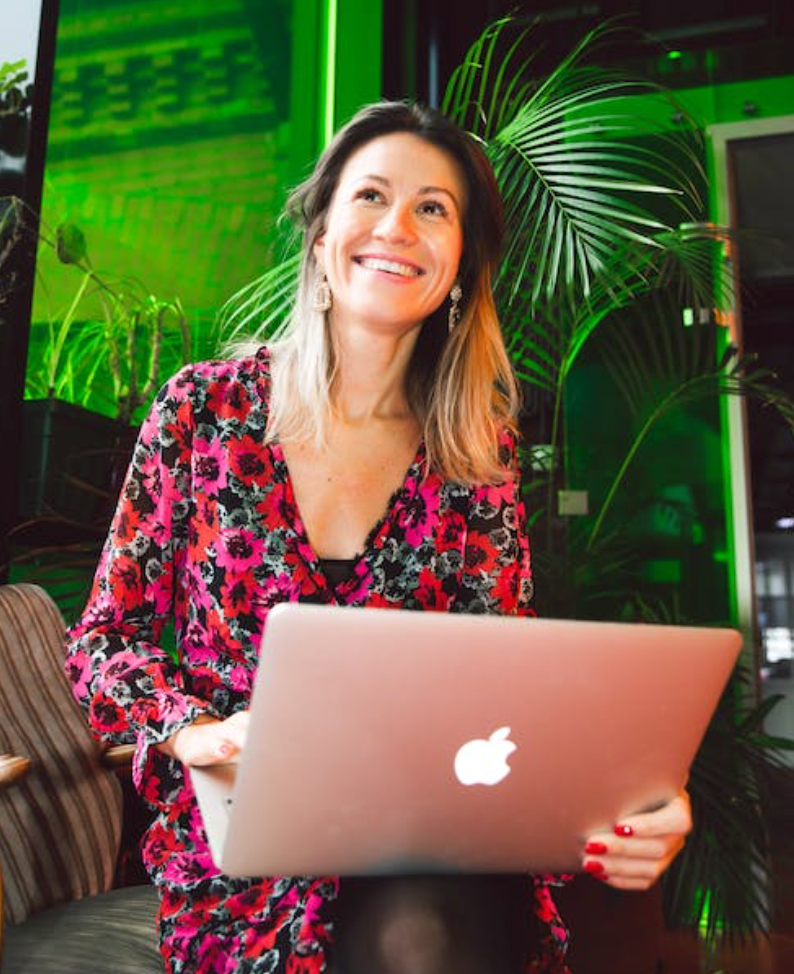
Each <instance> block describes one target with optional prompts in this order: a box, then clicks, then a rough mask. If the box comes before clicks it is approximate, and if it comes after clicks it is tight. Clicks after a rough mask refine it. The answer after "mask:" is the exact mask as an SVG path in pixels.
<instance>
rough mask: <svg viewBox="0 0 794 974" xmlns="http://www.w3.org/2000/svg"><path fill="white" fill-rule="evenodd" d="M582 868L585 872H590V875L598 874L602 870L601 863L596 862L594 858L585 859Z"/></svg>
mask: <svg viewBox="0 0 794 974" xmlns="http://www.w3.org/2000/svg"><path fill="white" fill-rule="evenodd" d="M582 868H583V869H584V871H585V872H586V873H590V875H591V876H599V875H601V873H603V871H604V866H603V863H600V862H598V860H596V859H585V863H584V866H583V867H582Z"/></svg>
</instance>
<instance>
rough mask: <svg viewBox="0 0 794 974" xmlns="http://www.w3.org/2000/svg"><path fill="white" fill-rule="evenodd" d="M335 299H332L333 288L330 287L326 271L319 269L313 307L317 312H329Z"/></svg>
mask: <svg viewBox="0 0 794 974" xmlns="http://www.w3.org/2000/svg"><path fill="white" fill-rule="evenodd" d="M332 303H333V299H332V297H331V288H330V287H329V286H328V278H327V277H326V276H325V271H324V270H323V269H322V268H321V267H319V268H318V269H317V276H316V277H315V279H314V301H313V302H312V307H313V308H314V310H315V311H320V312H324V311H329V310H330V308H331V304H332Z"/></svg>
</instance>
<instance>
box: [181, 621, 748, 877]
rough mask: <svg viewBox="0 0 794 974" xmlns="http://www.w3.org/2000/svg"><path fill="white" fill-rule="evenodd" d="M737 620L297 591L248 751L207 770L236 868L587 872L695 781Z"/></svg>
mask: <svg viewBox="0 0 794 974" xmlns="http://www.w3.org/2000/svg"><path fill="white" fill-rule="evenodd" d="M740 647H741V636H740V634H739V633H738V632H736V631H734V630H732V629H706V628H688V627H676V626H656V625H645V624H625V623H604V622H574V621H567V620H552V619H532V618H515V617H499V616H472V615H455V614H448V613H434V612H410V611H401V610H391V609H361V608H346V607H337V606H319V605H308V604H294V603H290V604H285V605H279V606H277V607H275V608H274V609H272V610H271V612H270V614H269V616H268V621H267V629H266V636H265V640H264V644H263V646H262V653H261V659H260V664H259V669H258V671H257V676H256V680H255V685H254V692H253V696H252V701H251V722H250V729H249V737H248V741H247V744H246V747H245V750H244V752H243V754H242V757H241V759H240V762H239V764H235V765H224V766H219V767H215V768H192V769H191V777H192V780H193V784H194V787H195V790H196V794H197V798H198V802H199V807H200V809H201V813H202V816H203V818H204V822H205V825H206V828H207V833H208V837H209V841H210V847H211V850H212V854H213V857H214V859H215V862H216V863H217V865H218V866H219V867H220V868H221V869H222V870H223V871H224V872H226V873H228V874H231V875H240V876H261V875H336V874H342V875H364V874H400V873H428V872H447V873H449V872H458V871H461V872H535V873H537V872H555V871H568V870H575V869H576V868H577V867H578V864H579V862H580V858H581V845H582V839H583V837H585V836H587V835H589V834H591V833H592V832H594V831H597V830H600V829H604V828H607V829H609V828H611V826H612V824H613V823H615V822H618V821H619V820H620V819H621V818H622V817H623V816H625V815H628V814H630V813H632V812H637V811H641V810H645V809H650V808H653V807H655V806H657V805H659V804H660V803H663V802H665V801H666V800H668V799H670V798H671V797H672V796H673V795H674V794H675V793H676V792H677V791H678V789H679V788H680V787H681V786H682V785H683V784H684V783H685V781H686V778H687V773H688V769H689V765H690V763H691V761H692V759H693V757H694V755H695V752H696V750H697V748H698V745H699V743H700V741H701V738H702V736H703V733H704V731H705V729H706V727H707V724H708V721H709V719H710V717H711V714H712V712H713V710H714V707H715V706H716V704H717V701H718V699H719V696H720V693H721V692H722V690H723V688H724V686H725V683H726V681H727V679H728V676H729V674H730V672H731V670H732V668H733V666H734V663H735V661H736V658H737V656H738V653H739V650H740Z"/></svg>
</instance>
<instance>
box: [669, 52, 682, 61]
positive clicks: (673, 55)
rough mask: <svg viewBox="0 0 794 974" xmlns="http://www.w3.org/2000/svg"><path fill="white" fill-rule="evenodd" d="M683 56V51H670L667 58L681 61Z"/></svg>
mask: <svg viewBox="0 0 794 974" xmlns="http://www.w3.org/2000/svg"><path fill="white" fill-rule="evenodd" d="M681 57H682V52H681V51H668V52H667V60H668V61H680V60H681Z"/></svg>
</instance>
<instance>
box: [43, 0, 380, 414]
mask: <svg viewBox="0 0 794 974" xmlns="http://www.w3.org/2000/svg"><path fill="white" fill-rule="evenodd" d="M329 45H330V48H329ZM380 51H381V16H380V4H379V3H366V4H365V3H364V2H363V0H191V2H190V3H184V2H178V0H61V4H60V17H59V24H58V40H57V53H56V64H55V75H54V93H53V102H52V112H51V124H50V131H49V146H48V154H47V166H46V173H45V192H44V203H43V225H44V227H45V228H46V232H47V233H48V234H49V237H50V239H54V235H55V230H56V227H57V226H58V225H59V224H62V223H63V222H64V221H66V222H68V223H70V224H74V225H76V226H77V227H78V228H79V229H80V231H81V232H82V233H83V234H84V236H85V240H86V244H87V250H88V256H89V259H90V261H91V265H92V267H93V268H94V270H95V271H96V272H97V275H98V277H99V278H101V280H102V281H103V282H107V283H108V284H109V285H110V286H111V287H112V288H117V289H118V288H121V289H125V288H128V289H130V288H129V287H128V284H129V282H130V280H134V281H135V282H136V284H135V286H134V287H132V288H131V289H132V290H135V289H136V288H137V292H139V293H140V294H148V293H150V294H152V295H154V296H156V297H157V298H161V299H163V300H172V299H174V298H179V299H180V301H181V302H182V304H183V306H184V308H185V311H186V316H187V319H188V321H189V323H190V326H191V335H192V346H193V347H192V350H191V353H190V354H191V356H204V355H207V354H211V353H212V352H213V351H214V349H215V347H216V346H217V333H216V329H215V326H214V321H215V316H216V313H217V311H218V309H219V308H220V306H221V305H222V304H223V302H224V301H225V300H226V299H227V298H228V297H229V296H230V295H231V294H232V293H234V292H235V291H236V290H238V289H239V288H241V287H242V286H244V285H245V284H247V283H248V282H249V281H251V280H252V279H254V278H255V277H256V276H258V274H260V273H261V272H262V270H263V269H264V268H265V267H266V266H267V265H268V263H269V262H270V261H272V260H273V259H274V258H277V257H278V256H279V254H280V249H279V248H280V240H281V237H280V236H279V233H278V232H277V229H276V220H277V217H278V215H279V213H280V211H281V208H282V205H283V202H284V199H285V196H286V193H287V191H288V189H289V188H290V187H291V186H292V185H293V184H295V183H296V182H298V181H299V180H300V179H301V178H303V176H304V175H305V174H306V173H307V172H308V171H309V169H310V166H311V163H312V161H313V160H314V158H315V157H316V155H317V153H318V151H319V150H320V149H321V148H322V146H323V144H324V142H325V139H326V137H327V130H328V129H332V128H333V127H335V125H336V124H337V123H338V122H339V121H340V120H342V119H344V118H346V117H347V116H348V115H349V114H351V113H352V111H353V110H355V108H357V107H358V106H359V105H360V104H362V103H364V102H367V101H370V100H373V99H376V98H378V97H379V95H380V84H381V57H380ZM81 280H82V275H81V273H80V271H79V270H78V268H76V267H75V266H67V265H64V264H63V263H61V262H60V261H59V260H58V258H57V256H56V253H55V251H54V249H53V248H52V247H47V246H44V247H43V248H42V250H41V253H40V260H39V268H38V277H37V286H36V294H35V302H34V313H33V322H34V325H33V338H32V343H31V349H30V354H29V366H28V376H29V387H30V389H29V392H30V393H31V394H39V395H40V394H41V393H42V376H41V374H37V372H38V373H40V370H41V365H42V363H43V361H44V354H45V348H46V347H47V346H49V347H50V348H51V347H52V345H53V341H54V340H55V338H56V337H57V327H58V325H59V323H61V322H62V321H63V319H64V315H65V314H66V312H67V309H68V308H69V306H70V304H71V302H72V300H73V298H74V296H75V294H76V293H77V290H78V288H79V286H80V283H81ZM100 292H101V288H100V289H99V291H98V289H97V288H96V286H95V285H94V284H93V283H92V284H91V285H90V286H89V287H88V288H87V289H86V293H85V294H84V295H83V296H82V298H81V301H80V303H79V306H78V308H77V311H76V315H75V319H76V320H75V322H74V324H73V325H72V326H71V328H70V335H69V342H71V343H74V345H76V346H79V344H80V342H81V337H80V336H81V328H83V327H85V329H87V331H86V332H85V334H86V335H87V334H88V333H89V332H91V329H92V326H91V324H90V322H92V321H94V322H95V321H98V320H101V318H102V304H101V297H102V295H101V293H100ZM137 292H136V293H137ZM83 322H85V323H86V324H85V325H84V326H83V324H82V323H83ZM93 330H94V332H95V331H96V328H95V327H94V329H93ZM172 337H175V336H172ZM86 340H87V339H83V344H84V345H85V341H86ZM171 345H172V348H173V353H172V355H171V358H170V359H169V360H167V361H166V362H165V363H164V367H163V370H162V371H163V376H162V377H163V378H165V377H166V376H165V373H166V372H167V371H170V370H171V368H172V367H173V366H174V364H177V363H178V359H179V357H180V354H181V353H180V352H179V351H178V350H177V348H176V344H175V343H173V342H172V343H171ZM45 391H46V390H45ZM84 391H85V385H83V387H80V384H79V382H78V383H77V384H76V385H74V386H73V388H72V394H73V395H74V396H75V397H76V398H78V397H79V396H80V395H82V394H83V393H84ZM89 401H90V403H91V405H92V407H93V408H97V409H100V410H102V411H105V412H112V410H113V404H112V403H111V402H110V401H109V399H108V397H107V395H103V390H102V389H101V388H100V387H99V384H97V394H96V395H95V396H93V397H92V398H90V399H89Z"/></svg>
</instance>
